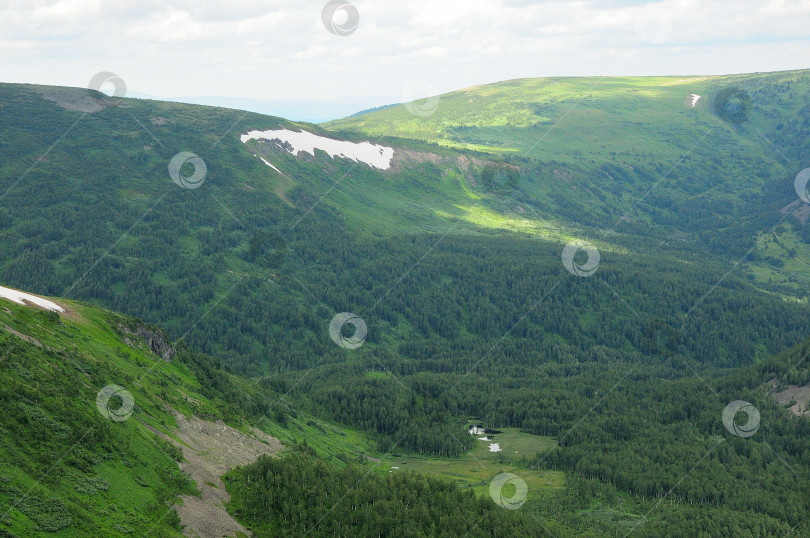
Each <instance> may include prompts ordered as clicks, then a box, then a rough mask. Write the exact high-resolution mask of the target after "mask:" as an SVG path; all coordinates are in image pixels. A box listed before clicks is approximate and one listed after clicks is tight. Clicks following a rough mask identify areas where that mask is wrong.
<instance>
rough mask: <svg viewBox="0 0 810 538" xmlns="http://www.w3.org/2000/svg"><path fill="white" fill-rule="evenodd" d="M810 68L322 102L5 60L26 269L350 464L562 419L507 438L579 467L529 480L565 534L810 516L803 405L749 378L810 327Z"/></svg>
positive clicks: (43, 287) (11, 232) (27, 277)
mask: <svg viewBox="0 0 810 538" xmlns="http://www.w3.org/2000/svg"><path fill="white" fill-rule="evenodd" d="M809 74H810V73H808V72H807V71H798V72H790V73H771V74H757V75H740V76H734V77H705V78H700V79H695V78H694V77H680V78H678V77H673V78H595V79H536V80H523V81H511V82H507V83H501V84H496V85H492V86H481V87H477V88H472V89H468V90H464V91H460V92H454V93H451V94H446V95H443V96H439V99H438V101H436V100H435V99H427V100H424V101H420V102H419V103H416V104H413V103H406V104H405V105H401V106H399V105H398V106H393V107H388V108H385V109H382V110H378V111H375V112H370V113H368V114H363V115H361V116H357V117H354V118H347V119H344V120H340V121H338V122H332V123H328V124H325V125H315V124H308V123H301V122H293V121H289V120H286V119H283V118H279V117H272V116H264V115H260V114H256V113H249V112H248V113H246V112H243V111H239V110H233V109H227V108H217V107H209V106H200V105H189V104H181V103H170V102H161V101H149V100H144V99H121V98H113V97H105V96H103V95H101V94H99V93H97V92H92V91H88V90H85V89H77V88H58V87H45V86H30V85H12V84H2V85H0V284H2V285H4V286H12V287H15V288H19V289H24V290H27V291H30V292H32V293H41V294H46V295H50V296H53V297H55V299H54V300H55V301H56V302H59V301H60V300H67V301H69V300H81V301H87V302H91V303H95V304H98V305H101V306H104V307H105V308H111V309H114V310H117V311H120V312H123V313H125V314H127V315H132V316H137V317H138V318H140V319H143V320H144V321H145V322H146V323H151V324H155V325H159V326H161V327H163V328H164V329H165V331H166V332H167V334H168V335H169V337H170V339H172V340H181V341H182V342H184V343H185V344H186V345H188V346H189V347H190V348H192V349H194V350H195V351H197V352H204V353H206V354H208V355H210V356H213V357H216V359H212V361H216V362H221V363H222V364H223V365H224V366H226V367H227V368H228V369H231V370H232V371H234V372H238V373H239V374H240V375H247V376H250V377H251V378H252V379H251V382H250V383H249V384H246V385H240V386H242V387H248V386H250V387H258V388H256V391H258V392H262V391H269V393H272V394H274V395H278V396H279V399H277V400H274V401H273V402H270V403H268V402H267V401H266V400H262V399H260V398H258V396H256V394H257V393H256V392H250V390H252V389H250V390H249V391H248V394H249V395H250V396H251V397H250V398H248V399H247V400H245V401H244V402H245V403H244V406H246V407H250V408H253V409H254V410H255V413H256V414H258V415H260V416H267V417H271V418H272V420H271V422H272V425H271V426H270V428H279V429H280V430H281V433H277V431H279V430H277V429H271V430H270V431H268V433H270V434H272V435H274V436H277V437H278V438H279V439H282V441H285V440H286V439H287V438H290V437H292V438H294V439H300V438H301V437H304V438H306V439H307V440H308V442H309V440H310V439H314V440H319V441H320V442H321V443H322V444H323V445H326V446H333V447H334V446H335V445H336V446H337V447H338V448H337V449H333V450H332V452H331V453H330V454H331V455H332V457H333V458H334V461H333V464H335V465H342V464H345V463H346V462H348V461H349V460H351V459H354V460H363V461H366V458H365V457H364V456H362V454H360V453H359V451H358V450H352V451H348V450H344V448H345V446H346V445H347V444H351V443H357V444H362V442H365V441H367V442H368V443H369V444H371V445H373V450H374V451H375V453H376V454H378V455H381V456H382V455H388V454H400V455H406V456H408V457H413V458H421V459H420V460H419V462H418V463H419V464H420V465H424V467H423V468H424V469H427V471H426V472H428V473H430V472H436V469H437V468H438V467H441V466H442V465H450V466H453V465H459V466H460V467H463V469H462V470H463V471H464V472H465V473H473V471H470V466H472V464H471V463H470V462H469V460H468V459H466V458H467V457H468V455H469V454H470V450H471V449H473V448H474V447H475V446H477V443H479V441H478V440H477V439H475V438H474V437H473V436H470V435H469V433H468V430H467V426H468V424H469V423H475V424H483V425H485V426H487V427H491V428H493V429H498V430H502V431H505V429H506V428H510V429H514V431H516V432H519V433H523V434H526V435H534V436H548V437H549V438H553V439H548V440H547V441H548V442H549V444H551V445H553V444H554V443H556V445H555V446H556V448H555V449H554V450H553V451H552V452H549V453H548V454H544V455H541V456H540V457H537V458H531V457H524V455H523V454H518V455H515V454H514V452H513V453H512V454H511V455H510V454H506V453H504V454H500V453H499V455H498V456H497V457H498V458H502V459H500V460H499V461H503V463H504V464H505V465H506V464H508V465H510V466H512V468H514V469H515V470H521V471H524V472H532V471H538V472H543V473H557V474H556V475H549V476H560V474H559V473H565V485H563V484H560V483H556V484H552V483H547V484H542V486H538V489H536V490H535V492H534V493H533V494H532V493H530V494H529V497H528V500H527V504H526V506H527V511H529V512H530V513H532V514H534V515H535V516H537V517H538V518H540V519H539V520H540V521H544V522H549V521H558V522H559V521H562V523H560V525H561V527H560V530H561V532H560V534H577V533H578V534H583V533H584V534H588V533H590V534H598V535H611V534H617V535H624V534H626V533H627V532H629V531H630V530H632V529H635V528H637V527H639V526H641V527H639V528H642V527H643V528H644V529H647V530H646V531H645V530H640V531H639V534H640V535H660V534H661V533H662V532H663V530H666V529H667V528H669V526H670V525H672V524H674V522H677V523H678V524H679V525H690V526H688V527H680V528H689V529H691V531H692V532H686V533H685V534H698V533H699V532H701V531H700V529H702V528H703V526H704V523H705V524H711V525H712V526H713V528H714V527H716V529H717V533H719V534H726V535H735V536H736V535H746V534H755V533H759V534H764V535H767V534H787V533H788V531H789V530H790V529H791V528H794V527H796V526H797V525H799V527H796V528H800V529H801V532H805V531H806V529H805V528H802V527H800V525H801V524H802V523H803V522H804V524H805V525H806V518H803V515H804V514H806V513H807V510H808V503H807V499H808V498H810V497H807V495H806V491H805V489H806V488H805V486H803V485H802V484H806V483H807V481H806V480H804V478H805V477H806V476H807V472H808V471H807V466H806V465H805V462H804V460H803V459H802V458H803V456H802V454H805V453H806V451H807V450H810V448H808V446H807V444H806V439H807V436H802V435H798V436H797V435H793V433H795V432H796V431H804V430H803V429H802V428H804V422H800V421H802V420H805V419H804V418H803V417H795V416H794V415H792V414H790V413H792V412H791V411H788V410H787V409H781V408H780V406H781V404H779V403H778V401H777V400H773V399H771V398H764V397H762V398H760V397H756V398H754V396H758V395H757V394H755V395H753V396H750V393H751V391H752V390H764V389H763V387H764V386H765V384H766V383H768V382H770V381H771V380H772V379H773V377H768V376H765V375H762V374H763V373H762V372H760V371H756V370H755V367H756V366H757V365H761V364H765V363H766V361H768V360H769V358H770V357H772V356H773V355H775V354H778V353H780V352H784V351H785V350H787V349H790V348H792V347H793V346H796V345H797V344H800V343H801V342H803V341H805V340H806V338H807V336H808V334H810V303H808V296H809V295H808V292H807V290H808V286H807V285H808V284H810V271H808V270H807V269H806V268H803V267H804V266H803V265H802V264H808V265H810V235H808V228H807V227H806V226H805V223H806V221H807V215H808V214H809V213H810V211H808V207H809V206H808V204H806V203H805V202H804V201H803V200H804V197H803V198H800V194H801V193H798V192H797V191H796V186H795V183H794V180H795V178H796V176H797V173H798V172H799V171H800V170H802V169H804V168H806V167H807V166H808V165H807V162H808V160H810V155H808V153H807V148H808V147H810V145H809V144H808V140H810V103H809V102H808V94H810V91H808V88H810V78H809V77H808V75H809ZM495 96H497V98H496V97H495ZM695 96H699V98H696V97H695ZM434 105H435V106H434ZM500 118H502V119H500ZM805 197H806V193H805ZM11 312H12V314H13V313H14V312H15V311H14V310H13V309H11ZM12 317H13V316H12ZM51 318H53V316H52V315H51ZM6 323H7V324H8V325H9V326H10V327H12V328H13V327H15V326H13V325H12V323H11V322H6ZM46 328H47V329H48V330H50V331H52V332H54V333H56V334H58V332H57V330H58V327H53V326H50V325H48V326H46ZM15 330H17V331H18V332H21V333H24V334H25V331H24V330H22V329H20V328H15ZM37 334H40V333H39V332H38V333H37ZM45 334H49V333H47V332H46V333H45ZM33 337H34V338H39V336H37V335H33ZM0 364H3V363H0ZM213 370H219V369H218V368H215V367H214V365H213V364H212V365H210V368H209V371H208V373H207V374H206V375H208V374H211V375H213V373H212V372H213ZM767 373H769V374H770V373H773V372H767ZM736 374H739V375H742V376H744V378H734V377H729V376H734V375H736ZM201 375H202V374H201ZM763 378H767V379H763ZM734 379H736V381H735V382H734V383H732V382H730V381H729V380H734ZM805 381H806V380H805V379H804V377H802V376H796V377H795V378H790V379H787V380H785V381H784V382H783V383H781V385H780V386H779V394H781V395H782V396H783V397H784V398H789V397H790V395H787V396H785V395H784V394H783V392H784V390H783V389H785V390H793V391H794V392H796V393H797V394H798V397H800V398H804V397H805V396H806V391H804V389H802V386H801V385H802V384H803V383H804V382H805ZM167 383H168V382H167ZM212 383H213V382H212ZM776 384H777V385H779V384H780V380H779V379H777V380H776ZM783 385H784V386H783ZM788 385H792V386H788ZM791 394H793V393H791ZM192 397H194V396H192ZM749 397H750V398H751V399H755V400H756V401H755V402H754V403H755V404H756V405H757V406H758V407H760V408H761V410H762V416H763V417H768V421H770V422H769V423H768V424H769V425H770V424H773V425H775V426H774V428H776V429H774V430H770V429H768V430H767V431H763V435H762V437H761V438H756V439H753V440H751V441H750V442H748V441H747V440H746V439H743V438H741V437H740V436H738V435H736V433H735V430H734V428H733V427H732V428H731V429H729V428H728V427H727V426H724V422H723V414H722V413H723V409H724V407H726V406H727V405H728V404H729V402H730V401H736V400H738V399H739V400H745V399H746V398H749ZM223 400H224V401H227V400H226V399H225V398H224V397H223ZM239 401H240V402H242V401H243V400H239ZM271 403H272V404H273V405H271ZM791 403H792V402H790V401H786V402H785V403H784V405H785V406H787V404H791ZM796 403H798V402H796ZM276 404H278V405H276ZM242 406H243V405H242V403H240V404H239V407H242ZM790 407H793V406H792V405H791V406H790ZM218 409H220V410H222V409H227V407H224V408H223V407H222V406H221V405H219V406H218ZM223 412H224V411H223ZM314 416H317V417H320V419H319V420H322V421H330V422H331V423H334V422H337V423H340V424H342V425H343V426H344V427H346V428H350V429H351V432H350V433H346V432H343V433H340V432H335V431H333V430H329V429H327V428H325V427H324V426H323V425H322V423H320V422H316V421H315V419H314V418H313V419H311V420H312V423H311V424H310V422H309V421H310V418H309V417H314ZM257 420H258V419H257ZM284 424H288V426H284ZM765 429H766V428H763V430H765ZM321 430H322V432H327V433H325V434H323V435H319V434H317V433H314V432H316V431H321ZM296 431H298V432H299V433H295V432H296ZM329 432H331V433H329ZM780 432H781V433H780ZM282 433H286V435H288V436H289V437H287V438H284V437H283V435H282ZM360 440H364V441H362V442H361V441H360ZM794 440H795V442H792V441H794ZM746 443H747V444H746ZM769 446H770V447H773V448H774V449H776V450H778V452H776V453H777V454H778V455H779V456H780V457H781V458H783V459H784V461H785V462H786V463H787V464H788V466H783V465H782V464H781V463H780V462H779V461H778V459H779V458H776V456H774V455H773V454H772V453H771V452H768V447H769ZM713 447H714V448H716V449H717V450H716V452H715V451H714V448H713ZM710 449H712V450H713V451H712V452H708V451H709V450H710ZM343 452H352V455H351V456H348V455H346V454H345V453H343ZM363 453H365V452H363ZM766 453H767V454H766ZM704 454H705V455H706V458H709V459H707V460H706V461H707V462H708V461H710V462H711V465H707V466H706V467H705V468H702V467H701V468H698V469H695V470H694V473H693V474H689V475H688V476H689V477H690V480H689V481H679V480H680V479H681V478H682V477H683V476H684V474H685V473H688V472H690V469H693V468H694V466H695V463H696V462H700V461H704V460H702V459H701V458H702V457H703V456H704ZM751 454H755V455H754V456H751ZM546 456H547V457H546ZM749 456H750V457H749ZM375 457H376V456H375ZM378 459H379V458H378ZM338 462H340V463H338ZM435 462H440V463H435ZM448 462H449V463H448ZM306 465H307V466H308V468H309V463H306ZM273 467H274V466H273V465H269V466H267V465H265V464H261V465H259V466H258V467H254V470H255V471H257V472H262V469H263V468H273ZM472 467H473V468H474V466H472ZM789 467H791V468H794V469H796V473H797V474H798V476H799V480H796V479H795V476H796V475H794V473H792V472H791V471H790V469H789ZM317 468H318V466H317V465H313V466H312V469H317ZM623 469H631V470H630V471H627V472H626V473H625V472H623ZM281 470H282V471H283V472H287V471H289V470H290V469H289V468H288V467H286V466H282V467H281ZM391 470H393V469H391ZM351 473H354V471H351ZM351 473H349V474H350V475H351ZM361 474H362V473H361ZM241 476H242V477H245V476H250V475H241ZM352 476H353V475H352ZM468 476H469V477H470V479H471V480H473V481H474V482H475V483H474V484H473V485H472V486H471V487H473V488H478V490H477V491H479V493H481V492H483V493H484V494H486V491H485V490H486V488H487V483H488V482H489V481H491V480H492V478H493V477H492V476H489V475H488V474H487V476H484V473H481V474H480V475H473V474H469V475H468ZM476 477H478V478H476ZM535 478H536V476H535ZM336 480H337V481H339V480H338V479H336ZM475 480H477V482H476V481H475ZM529 482H530V483H531V482H532V481H531V479H529ZM375 483H382V482H376V481H375ZM533 483H536V482H533ZM270 486H272V485H270ZM270 486H268V487H270ZM673 488H681V489H678V490H677V491H678V494H677V495H672V496H668V493H667V492H670V491H672V490H673ZM751 491H757V495H755V496H752V495H749V493H750V492H751ZM264 493H265V492H263V491H261V490H259V491H254V490H251V493H250V498H251V499H252V498H254V496H255V498H262V495H264ZM662 498H663V499H666V500H667V502H666V503H663V502H661V501H660V500H661V499H662ZM243 500H244V501H245V502H251V501H250V500H249V499H243ZM461 500H463V499H461ZM546 501H548V502H546ZM465 502H466V501H465ZM659 504H660V505H661V506H660V507H659ZM284 506H286V507H287V508H284V509H288V508H289V505H286V504H285V505H284ZM659 510H660V511H659ZM651 511H652V512H655V513H654V514H652V515H650V516H649V517H648V514H650V513H651ZM246 516H247V517H249V519H250V520H251V521H254V522H255V523H256V524H257V525H263V524H266V522H264V521H262V520H261V514H256V513H252V512H251V513H249V514H246ZM368 516H369V517H370V518H373V513H368ZM648 521H649V526H646V525H647V523H644V522H648ZM685 522H686V523H685ZM642 523H644V525H642ZM631 525H632V528H631ZM555 528H557V527H555ZM572 529H573V530H572ZM563 531H564V532H563ZM324 532H327V533H328V532H329V531H324ZM801 532H799V534H801Z"/></svg>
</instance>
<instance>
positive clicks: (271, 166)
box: [259, 157, 284, 176]
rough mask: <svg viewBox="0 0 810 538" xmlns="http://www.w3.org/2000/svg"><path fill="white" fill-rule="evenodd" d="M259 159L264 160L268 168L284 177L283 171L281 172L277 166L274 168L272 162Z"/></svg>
mask: <svg viewBox="0 0 810 538" xmlns="http://www.w3.org/2000/svg"><path fill="white" fill-rule="evenodd" d="M259 159H261V160H262V162H263V163H264V164H266V165H267V166H269V167H270V168H272V169H273V170H275V171H276V172H278V173H279V174H281V175H282V176H283V175H284V174H283V173H282V171H281V170H279V169H278V168H276V167H275V166H273V163H271V162H270V161H268V160H266V159H264V158H263V157H259Z"/></svg>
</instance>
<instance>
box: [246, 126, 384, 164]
mask: <svg viewBox="0 0 810 538" xmlns="http://www.w3.org/2000/svg"><path fill="white" fill-rule="evenodd" d="M240 138H241V140H242V143H245V144H246V143H247V142H248V140H280V141H281V142H286V143H288V144H290V145H291V146H292V150H291V151H290V153H292V154H293V155H298V153H300V152H302V151H304V152H306V153H311V154H312V155H315V150H316V149H319V150H322V151H325V152H326V153H328V154H329V156H330V157H332V158H333V159H334V158H335V157H343V158H344V159H351V160H353V161H356V162H364V163H366V164H367V165H369V166H373V167H374V168H379V169H380V170H388V169H389V168H390V167H391V159H393V158H394V148H389V147H386V146H378V145H377V144H372V143H371V142H359V143H358V142H348V141H345V140H335V139H333V138H326V137H325V136H319V135H316V134H313V133H310V132H307V131H303V130H302V131H300V132H296V131H290V130H288V129H278V130H275V131H250V132H249V133H247V134H243V135H242V136H241V137H240ZM262 160H263V159H262ZM265 163H267V161H265ZM267 164H268V165H269V164H270V163H267ZM270 166H272V165H270ZM273 168H275V167H273Z"/></svg>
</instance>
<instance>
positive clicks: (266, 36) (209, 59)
mask: <svg viewBox="0 0 810 538" xmlns="http://www.w3.org/2000/svg"><path fill="white" fill-rule="evenodd" d="M808 67H810V0H740V1H735V2H732V1H715V0H703V1H698V0H665V1H659V2H644V1H630V0H593V1H557V0H553V1H546V2H544V1H540V2H535V1H529V0H431V1H428V0H408V1H406V2H403V1H401V0H396V1H389V0H375V1H362V0H357V1H354V0H353V1H351V2H349V1H347V0H332V1H331V2H329V3H327V2H326V1H322V0H301V1H290V0H284V1H277V0H263V1H260V0H227V1H223V0H217V1H208V0H205V1H193V0H168V1H157V0H131V1H125V2H117V1H111V0H107V1H102V0H29V1H26V0H0V81H2V82H28V83H36V84H51V85H65V86H78V87H87V86H88V84H89V82H90V80H91V79H92V78H93V76H94V75H95V74H96V73H98V72H101V71H109V72H112V73H115V74H116V75H118V77H120V79H121V80H123V81H124V82H125V83H126V87H127V92H128V95H129V96H154V97H157V98H180V99H181V100H189V101H194V99H189V98H191V97H194V98H197V99H196V100H197V101H200V100H201V99H200V98H202V97H203V96H214V98H210V97H209V98H207V99H203V101H205V102H207V103H209V104H222V105H225V106H234V107H238V108H252V109H257V108H261V107H262V103H264V105H266V107H265V108H267V107H269V108H270V109H271V110H259V111H261V112H272V111H273V110H272V109H273V107H277V108H278V107H282V108H283V105H282V103H285V102H286V103H287V109H288V111H289V110H292V109H295V107H296V106H297V107H298V108H301V106H302V105H303V104H306V103H310V104H311V105H312V107H311V108H312V110H313V111H316V110H317V113H316V112H313V114H314V115H312V117H311V118H305V117H298V118H296V117H292V119H310V120H311V119H327V118H326V117H321V116H334V117H338V116H342V115H346V114H349V113H351V112H353V111H357V110H360V109H364V108H369V107H374V106H379V105H383V104H389V103H397V102H402V101H406V100H410V99H415V98H422V97H426V96H427V95H429V94H437V93H444V92H449V91H453V90H457V89H461V88H465V87H469V86H473V85H477V84H484V83H489V82H497V81H501V80H507V79H513V78H522V77H543V76H572V75H573V76H588V75H709V74H728V73H748V72H755V71H777V70H785V69H801V68H808ZM103 89H105V90H107V89H111V86H109V87H105V88H103ZM225 98H229V99H225ZM240 103H241V104H242V105H243V106H239V105H240ZM290 107H292V109H291V108H290ZM304 108H306V106H304ZM292 114H293V115H295V114H299V115H306V113H305V112H292ZM315 116H318V117H317V118H315Z"/></svg>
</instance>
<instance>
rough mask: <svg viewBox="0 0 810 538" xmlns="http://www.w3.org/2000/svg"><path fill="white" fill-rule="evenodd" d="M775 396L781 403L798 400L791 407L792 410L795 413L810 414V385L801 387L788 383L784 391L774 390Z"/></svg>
mask: <svg viewBox="0 0 810 538" xmlns="http://www.w3.org/2000/svg"><path fill="white" fill-rule="evenodd" d="M773 398H774V399H775V400H776V401H777V402H778V403H779V405H786V404H789V403H790V402H796V403H795V404H794V405H792V406H791V407H790V410H791V412H793V414H795V415H805V414H808V415H810V405H808V403H810V385H808V386H805V387H799V386H797V385H788V388H786V389H785V390H783V391H780V392H774V393H773Z"/></svg>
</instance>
